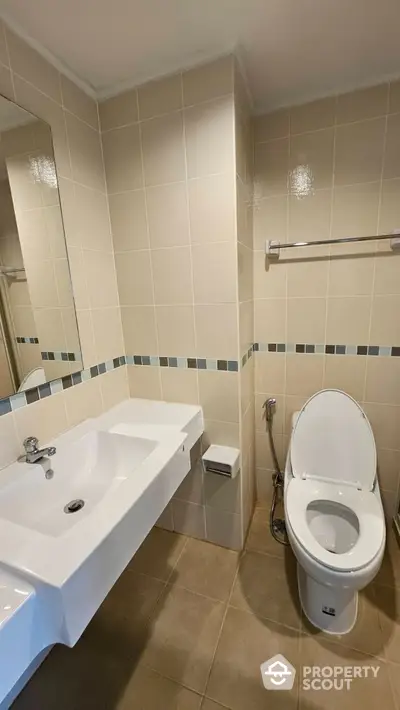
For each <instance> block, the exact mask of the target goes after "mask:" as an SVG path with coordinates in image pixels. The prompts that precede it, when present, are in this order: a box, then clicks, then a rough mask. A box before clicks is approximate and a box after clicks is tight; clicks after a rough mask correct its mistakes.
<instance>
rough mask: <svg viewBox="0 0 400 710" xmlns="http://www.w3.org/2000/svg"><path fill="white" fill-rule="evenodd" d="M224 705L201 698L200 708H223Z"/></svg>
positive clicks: (204, 709)
mask: <svg viewBox="0 0 400 710" xmlns="http://www.w3.org/2000/svg"><path fill="white" fill-rule="evenodd" d="M225 709H226V705H220V704H219V703H215V702H214V700H210V699H209V698H203V705H202V706H201V710H225Z"/></svg>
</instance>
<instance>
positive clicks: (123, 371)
mask: <svg viewBox="0 0 400 710" xmlns="http://www.w3.org/2000/svg"><path fill="white" fill-rule="evenodd" d="M99 382H100V390H101V396H102V399H103V407H104V411H107V410H108V409H111V407H115V405H117V404H119V403H120V402H123V401H124V400H125V399H128V398H129V385H128V372H127V368H126V367H119V368H118V370H112V371H111V372H106V373H105V374H104V375H102V376H101V377H100V378H99Z"/></svg>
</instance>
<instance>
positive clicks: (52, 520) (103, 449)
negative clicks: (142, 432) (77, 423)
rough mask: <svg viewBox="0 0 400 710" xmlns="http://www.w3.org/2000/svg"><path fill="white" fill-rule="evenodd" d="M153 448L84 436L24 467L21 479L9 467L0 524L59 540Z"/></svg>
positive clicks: (148, 443)
mask: <svg viewBox="0 0 400 710" xmlns="http://www.w3.org/2000/svg"><path fill="white" fill-rule="evenodd" d="M156 446H157V441H156V440H154V439H153V440H152V439H143V438H139V437H135V436H133V437H129V436H121V435H120V434H114V433H110V432H107V431H89V432H87V433H86V434H83V435H82V436H81V437H80V438H78V439H77V440H76V441H72V442H71V443H70V444H65V445H64V446H59V447H58V448H57V453H56V454H55V456H53V457H52V458H51V459H46V460H45V461H44V462H43V463H37V464H34V465H32V464H29V465H24V466H23V474H22V475H21V473H20V472H21V464H20V463H16V464H13V467H15V470H13V471H11V472H10V473H15V476H14V477H13V478H12V481H11V482H10V483H9V484H8V485H7V486H6V487H4V488H0V518H3V519H5V520H9V521H10V522H12V523H16V524H17V525H20V526H22V527H25V528H31V529H32V530H37V531H38V532H41V533H44V534H46V535H52V536H58V535H62V534H63V533H65V532H67V531H68V530H70V529H71V528H72V527H73V526H74V525H76V524H77V523H78V522H79V523H80V522H82V520H83V518H85V517H87V516H88V515H90V514H91V513H92V512H93V509H94V508H95V507H96V506H97V504H98V503H99V502H100V501H101V500H102V499H103V498H104V496H105V495H106V494H107V493H109V492H111V491H112V490H115V488H116V487H117V486H119V485H120V484H121V482H122V481H125V480H126V478H127V477H128V476H133V475H134V474H135V470H136V469H137V467H138V466H139V465H140V464H141V463H142V462H143V461H144V459H146V458H147V456H149V454H151V452H152V451H154V449H155V448H156ZM13 467H12V468H13ZM49 469H51V471H52V472H53V473H52V474H50V475H51V477H50V478H49V477H48V476H49V473H48V471H49ZM46 474H47V477H46ZM73 501H74V503H73ZM75 501H76V503H75ZM78 501H79V503H78ZM81 501H83V507H80V505H81ZM68 506H69V507H68ZM70 510H72V511H75V512H67V511H70Z"/></svg>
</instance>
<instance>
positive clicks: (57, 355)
mask: <svg viewBox="0 0 400 710" xmlns="http://www.w3.org/2000/svg"><path fill="white" fill-rule="evenodd" d="M41 355H42V360H64V361H65V362H67V361H69V362H74V361H75V360H77V361H80V360H82V355H81V353H69V352H64V351H63V350H48V351H44V352H42V353H41Z"/></svg>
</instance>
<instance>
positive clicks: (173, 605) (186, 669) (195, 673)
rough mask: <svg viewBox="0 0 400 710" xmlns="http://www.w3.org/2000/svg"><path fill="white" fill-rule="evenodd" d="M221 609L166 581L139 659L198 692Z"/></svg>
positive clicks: (215, 604) (207, 667) (221, 612)
mask: <svg viewBox="0 0 400 710" xmlns="http://www.w3.org/2000/svg"><path fill="white" fill-rule="evenodd" d="M224 610H225V606H224V604H222V603H221V602H218V601H215V600H213V599H208V598H207V597H203V596H200V595H198V594H194V593H193V592H190V591H188V590H186V589H182V588H180V587H171V586H170V585H167V589H166V591H165V594H164V595H163V596H162V597H161V599H160V601H159V603H158V606H157V610H156V614H155V616H154V618H153V623H152V629H151V634H150V637H149V639H148V641H147V645H146V649H145V651H144V653H143V655H142V659H141V662H143V663H144V664H145V665H147V666H149V667H150V668H153V669H154V670H156V671H157V672H159V673H161V675H165V676H166V677H168V678H171V679H173V680H176V681H177V682H178V683H182V684H183V685H186V686H188V687H189V688H192V689H193V690H196V691H198V692H200V693H202V692H203V691H204V688H205V685H206V682H207V678H208V673H209V670H210V666H211V663H212V659H213V655H214V650H215V647H216V644H217V640H218V637H219V633H220V629H221V624H222V620H223V615H224Z"/></svg>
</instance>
